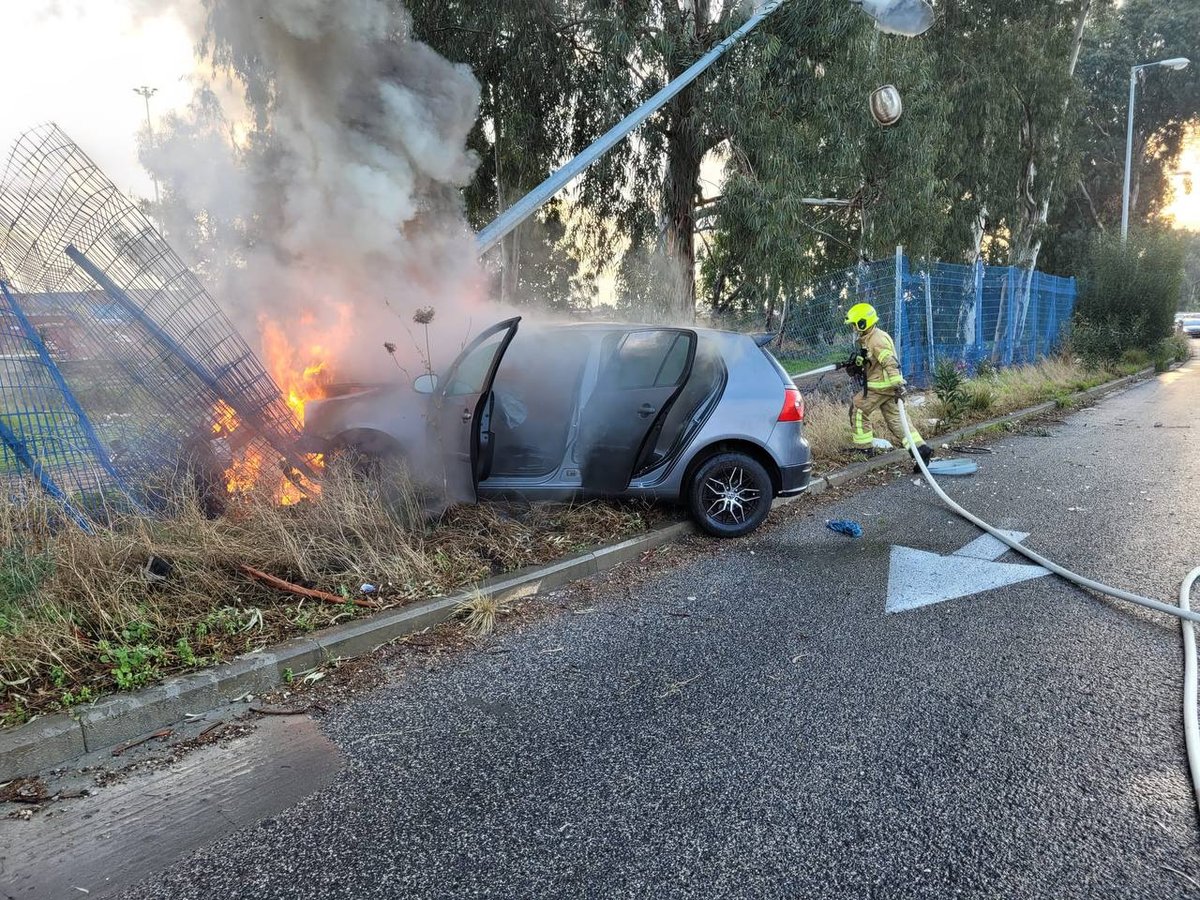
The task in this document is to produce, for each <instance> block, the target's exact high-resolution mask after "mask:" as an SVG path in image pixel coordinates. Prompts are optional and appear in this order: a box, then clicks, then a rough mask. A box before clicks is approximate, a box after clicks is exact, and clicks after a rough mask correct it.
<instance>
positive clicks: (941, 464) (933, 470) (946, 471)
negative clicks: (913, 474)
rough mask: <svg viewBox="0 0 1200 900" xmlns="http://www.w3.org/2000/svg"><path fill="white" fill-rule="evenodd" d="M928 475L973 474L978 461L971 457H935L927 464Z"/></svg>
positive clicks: (977, 467) (976, 469)
mask: <svg viewBox="0 0 1200 900" xmlns="http://www.w3.org/2000/svg"><path fill="white" fill-rule="evenodd" d="M928 469H929V474H930V475H952V476H956V475H974V474H975V473H976V472H978V471H979V463H977V462H975V460H973V459H935V460H934V461H933V462H931V463H929V465H928Z"/></svg>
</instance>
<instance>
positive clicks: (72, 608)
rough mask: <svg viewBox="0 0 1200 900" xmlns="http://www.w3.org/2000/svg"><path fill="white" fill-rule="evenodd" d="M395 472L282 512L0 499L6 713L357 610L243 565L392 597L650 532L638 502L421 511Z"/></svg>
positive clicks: (84, 695) (442, 588) (191, 500)
mask: <svg viewBox="0 0 1200 900" xmlns="http://www.w3.org/2000/svg"><path fill="white" fill-rule="evenodd" d="M406 484H407V480H406V479H405V478H404V477H403V474H402V473H399V474H397V473H391V474H389V475H387V476H382V477H367V478H363V477H361V476H356V475H354V474H353V473H352V472H351V471H350V469H349V468H348V467H341V466H337V465H335V466H333V467H331V470H330V471H329V472H328V473H327V477H326V479H325V480H324V482H323V490H322V492H321V494H320V495H319V496H318V497H315V498H313V499H311V500H307V501H304V502H302V503H299V504H296V505H295V506H290V507H281V506H278V505H276V504H275V503H274V502H273V501H272V499H271V498H270V497H268V496H266V495H261V496H260V495H254V494H250V495H247V496H239V497H237V498H235V499H232V500H231V502H230V504H229V509H228V510H227V512H226V515H225V516H224V517H222V518H219V519H209V518H206V517H205V516H204V515H203V513H202V511H201V504H200V503H199V502H198V501H197V498H196V497H194V496H192V495H190V494H189V493H188V492H186V491H179V492H177V493H175V494H174V495H173V500H172V502H171V505H170V509H169V510H168V511H167V513H166V514H164V515H162V516H160V517H154V518H150V517H141V516H125V517H120V518H117V519H116V520H114V521H113V523H112V525H113V527H112V528H111V529H106V530H97V532H96V533H95V534H86V533H84V532H83V531H81V530H79V529H77V528H74V527H71V526H67V525H64V524H63V523H60V522H58V521H57V518H56V515H55V507H54V505H53V504H52V503H51V502H49V501H48V500H45V499H42V498H41V497H40V495H35V499H33V500H32V501H30V502H27V503H21V504H17V503H13V502H11V501H9V502H5V501H0V562H2V563H3V564H4V565H3V575H2V576H0V679H2V680H3V684H0V720H2V721H3V722H4V723H5V724H15V723H17V722H19V721H21V720H23V719H24V718H25V717H26V716H27V715H28V714H29V713H30V712H35V711H46V710H51V709H55V708H62V707H70V706H73V705H75V704H78V703H80V702H86V701H88V700H90V699H94V698H95V697H98V696H100V695H101V694H104V693H108V692H110V691H112V690H113V689H114V688H129V689H132V688H136V687H139V686H141V685H142V684H146V683H148V682H150V681H153V680H156V679H157V678H160V677H163V676H166V675H170V674H174V673H179V672H183V671H187V670H190V669H194V668H197V667H200V666H204V665H208V664H211V663H213V662H216V661H219V660H221V659H224V658H228V657H230V656H233V655H236V654H238V653H243V652H247V651H249V650H252V649H254V648H256V647H260V646H264V645H267V644H270V643H273V642H275V641H278V640H281V639H284V638H286V637H289V636H292V635H295V634H297V633H303V632H305V631H311V630H313V629H316V628H320V627H323V626H325V625H328V624H330V623H331V622H333V621H335V620H338V619H341V618H345V617H348V616H353V615H356V614H360V613H361V610H356V609H355V607H354V606H352V605H351V604H350V603H349V602H347V604H346V605H336V604H331V603H320V602H316V601H313V600H311V599H310V600H302V599H300V598H297V597H296V596H294V595H291V594H285V593H281V592H279V591H277V590H274V589H272V588H270V587H267V586H265V585H262V584H259V583H258V582H256V581H254V580H252V579H250V578H248V577H247V576H246V575H245V574H243V573H242V572H241V571H240V570H239V566H241V565H249V566H251V567H253V568H255V569H258V570H260V571H263V572H267V573H269V574H271V575H274V576H276V577H278V578H282V579H284V580H286V581H289V582H292V583H294V584H298V585H301V586H304V587H309V588H316V589H319V590H321V591H325V592H328V593H331V594H334V595H336V596H340V597H344V598H346V599H347V601H349V600H351V599H352V598H361V597H363V596H364V594H363V593H362V586H363V585H365V584H370V585H373V586H374V587H375V591H374V592H373V593H370V594H367V595H365V596H368V597H370V598H371V599H377V600H378V601H379V602H380V604H381V605H400V604H403V603H407V602H411V601H413V600H417V599H424V598H428V597H431V596H437V595H441V594H446V593H450V592H453V591H454V590H457V589H461V588H462V587H464V586H467V585H469V584H472V583H474V582H477V581H478V580H480V579H481V578H485V577H488V576H490V575H494V574H498V573H500V572H506V571H511V570H513V569H516V568H520V567H523V566H528V565H535V564H539V563H544V562H548V561H550V560H553V559H556V558H559V557H562V556H564V555H567V554H568V553H570V552H572V551H574V550H577V549H582V548H584V547H589V546H593V545H595V544H599V543H604V542H607V541H611V540H614V539H619V538H623V537H627V536H629V535H632V534H636V533H638V532H640V531H644V530H645V529H646V528H647V527H648V526H649V525H650V524H651V522H652V519H653V517H654V515H655V513H654V512H653V511H652V510H651V509H649V508H647V507H644V506H613V505H608V504H601V503H588V504H582V505H576V506H561V505H560V506H532V507H530V506H525V507H520V506H512V505H497V504H487V505H480V506H475V507H462V508H455V509H451V510H448V511H447V512H445V513H443V514H442V515H441V516H440V517H439V518H437V519H436V520H435V521H432V522H430V521H428V519H427V516H426V515H424V514H423V513H422V512H421V509H420V505H419V503H418V500H417V498H416V497H415V496H414V494H413V492H412V491H411V490H409V489H407V488H406V487H405V485H406Z"/></svg>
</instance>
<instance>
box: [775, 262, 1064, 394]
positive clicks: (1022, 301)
mask: <svg viewBox="0 0 1200 900" xmlns="http://www.w3.org/2000/svg"><path fill="white" fill-rule="evenodd" d="M1075 294H1076V286H1075V279H1074V278H1062V277H1059V276H1055V275H1048V274H1046V273H1044V272H1038V271H1029V270H1023V269H1018V268H1016V267H1011V266H985V265H983V264H982V263H977V264H976V265H974V266H971V265H960V264H955V263H941V262H922V263H916V264H914V263H913V262H911V261H910V260H909V259H908V258H907V257H906V256H905V255H904V252H903V250H902V249H900V248H897V252H896V256H895V258H894V259H890V260H882V261H875V262H863V263H860V264H859V265H857V266H852V267H851V268H849V269H844V270H841V271H839V272H834V273H831V274H829V275H825V276H822V277H821V278H819V279H817V280H816V281H814V282H813V284H812V286H811V287H809V288H807V289H806V290H805V291H804V292H802V293H801V295H800V296H798V297H795V298H793V299H792V301H791V303H790V304H789V307H788V313H787V318H786V320H785V322H784V323H783V326H782V329H781V334H780V341H779V345H780V346H779V353H780V355H781V356H782V357H784V358H786V359H788V360H790V361H791V362H792V363H793V368H796V369H805V368H815V367H817V366H820V365H823V364H826V363H829V362H835V361H839V360H841V359H844V358H845V356H846V355H847V351H848V350H849V348H850V343H851V338H850V336H849V335H848V333H847V330H846V326H845V325H844V324H843V323H844V321H845V314H846V311H847V310H848V309H849V308H850V307H851V306H853V305H854V304H855V303H863V302H865V303H870V304H871V305H872V306H874V307H875V308H876V310H877V311H878V312H879V317H880V325H881V327H882V328H883V329H884V330H885V331H887V332H888V333H890V334H891V335H892V337H893V339H894V340H895V342H896V346H897V349H898V350H899V352H900V356H901V359H902V361H903V366H904V376H905V379H906V380H907V381H908V382H910V383H911V384H917V385H924V384H928V383H929V381H930V379H931V378H932V375H933V372H934V370H935V369H936V367H937V364H938V363H939V362H940V361H943V360H949V361H952V362H954V363H957V364H961V365H962V366H963V367H964V368H967V369H970V370H975V369H977V368H978V367H979V366H980V365H981V364H982V363H985V362H986V363H989V364H991V365H994V366H998V367H1004V366H1012V365H1020V364H1025V363H1033V362H1037V361H1038V360H1040V359H1044V358H1045V357H1046V356H1048V355H1050V354H1051V353H1052V352H1054V349H1055V348H1056V347H1057V346H1058V345H1059V343H1060V341H1061V339H1062V337H1063V334H1064V328H1065V327H1066V326H1067V325H1068V324H1069V323H1070V319H1071V314H1072V312H1073V310H1074V306H1075Z"/></svg>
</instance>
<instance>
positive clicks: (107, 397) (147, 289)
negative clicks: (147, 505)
mask: <svg viewBox="0 0 1200 900" xmlns="http://www.w3.org/2000/svg"><path fill="white" fill-rule="evenodd" d="M0 222H2V223H3V227H0V276H2V278H3V280H4V281H5V282H7V285H6V292H7V293H6V296H5V302H4V305H3V306H0V332H4V333H5V335H4V340H5V341H6V342H7V343H8V345H9V346H6V347H5V348H4V350H5V352H4V353H3V354H0V386H3V387H0V404H2V405H0V412H2V413H3V416H4V418H5V419H12V420H13V421H19V422H22V423H24V428H23V430H22V431H21V432H20V433H17V432H15V431H14V432H13V433H12V434H11V435H10V436H9V437H10V438H11V440H8V441H6V443H5V446H6V447H9V448H10V449H8V450H6V451H5V452H6V453H9V454H10V456H12V458H13V459H16V460H17V461H18V462H20V464H21V465H20V468H21V469H23V470H25V471H24V474H25V475H28V474H29V473H30V472H34V467H33V466H31V462H30V461H29V460H32V462H33V463H34V464H36V465H38V466H40V467H41V468H40V471H41V472H42V473H43V474H45V475H46V476H47V478H48V479H49V481H47V480H46V479H42V478H40V477H39V478H38V480H39V481H40V482H41V484H42V487H43V488H45V489H47V490H51V487H50V482H51V481H52V482H53V484H54V486H55V487H56V488H61V485H60V484H59V482H62V483H63V484H65V485H68V487H65V488H61V489H62V490H66V491H67V492H68V493H76V492H78V491H79V490H82V489H83V485H94V486H97V487H99V488H100V489H101V490H112V491H116V492H117V493H120V494H122V495H124V496H125V497H127V498H128V499H129V500H130V501H131V502H133V503H135V504H140V503H143V502H146V501H148V500H149V501H152V500H153V496H152V495H153V487H152V485H151V484H150V482H151V480H152V479H151V478H150V476H151V475H161V474H163V473H168V472H170V470H173V469H174V470H177V469H178V467H179V466H180V465H181V464H183V465H189V464H191V463H192V462H195V461H196V460H200V461H201V463H203V464H205V465H208V466H209V467H212V466H216V465H218V463H219V460H218V459H216V457H215V456H214V454H218V455H219V454H220V453H223V452H227V453H240V454H242V455H243V456H247V457H248V458H252V459H253V460H254V461H255V462H254V465H256V466H258V467H261V466H263V465H264V464H268V463H269V464H271V465H274V463H275V461H279V462H280V466H281V469H282V470H283V471H284V472H290V473H294V477H295V478H296V479H297V480H299V479H300V478H301V477H302V476H303V475H304V474H312V468H311V463H310V461H309V460H308V459H307V458H306V457H305V456H304V455H303V454H302V453H300V452H299V451H297V450H296V445H297V442H298V441H299V438H300V431H299V425H298V422H297V421H296V418H295V415H294V414H293V412H292V410H291V409H290V408H289V407H288V405H287V402H286V400H285V398H284V397H283V395H282V392H281V391H280V389H279V387H278V386H277V385H276V384H275V382H274V380H273V379H272V378H271V376H270V374H269V373H268V372H267V371H266V369H265V368H264V367H263V365H262V363H261V362H260V360H259V359H258V357H257V356H256V355H255V354H254V352H253V351H251V349H250V347H249V346H248V345H247V344H246V342H245V340H244V339H243V338H242V337H241V335H240V334H239V333H238V332H237V330H236V329H235V328H234V326H233V324H232V323H231V322H230V321H229V319H228V318H227V317H226V316H225V314H224V313H223V312H222V311H221V310H220V308H219V307H218V306H217V304H216V302H215V301H214V300H213V298H212V297H211V296H209V294H208V293H207V292H206V291H205V290H204V288H203V287H202V286H201V285H200V283H199V281H198V280H197V279H196V277H195V276H194V275H193V273H192V272H191V271H190V270H189V269H188V268H187V267H186V266H185V265H184V264H183V262H182V261H181V260H180V259H179V257H178V256H176V254H175V253H174V251H173V250H172V249H171V248H170V246H169V245H168V244H167V243H166V241H165V240H164V239H163V237H162V235H161V234H160V233H159V231H158V229H157V228H156V227H155V225H154V224H153V223H152V222H151V221H150V220H149V219H148V218H147V217H146V216H145V215H144V214H143V213H142V212H141V210H140V209H138V208H137V207H136V206H135V205H134V204H133V203H132V202H131V201H130V200H129V199H128V198H127V197H125V196H124V195H123V194H122V193H121V192H120V191H119V190H117V188H116V186H115V185H113V183H112V182H111V181H110V180H109V179H108V178H107V177H106V176H105V175H104V174H103V172H101V171H100V169H99V168H98V167H97V166H96V164H95V163H94V162H92V160H91V159H89V158H88V157H87V156H86V155H85V154H84V153H83V152H82V151H81V150H80V149H79V148H78V147H77V146H76V145H75V144H74V143H73V142H72V141H71V140H70V139H69V138H68V137H67V136H66V135H65V134H64V133H63V132H62V131H61V130H59V129H58V128H57V127H56V126H54V125H47V126H43V127H41V128H37V129H34V130H33V131H30V132H28V133H26V134H25V135H23V136H22V137H21V138H20V139H19V140H18V141H17V143H16V145H15V146H14V148H13V151H12V154H11V155H10V157H9V159H8V161H7V164H6V166H5V168H4V171H3V175H2V176H0ZM39 319H40V320H41V322H42V327H44V329H45V330H46V332H47V337H49V340H45V339H41V338H40V337H39V335H38V327H39V326H38V325H37V324H36V322H37V320H39ZM31 331H32V333H31ZM51 335H53V336H51ZM14 341H17V342H19V346H16V345H14ZM35 376H36V379H35V380H37V383H38V384H40V385H43V387H44V385H50V386H52V388H45V389H43V388H38V389H34V387H33V386H32V385H33V384H34V382H33V381H31V379H34V378H35ZM60 409H61V410H65V412H60ZM85 410H86V412H85ZM63 416H67V417H68V418H69V419H70V421H72V422H74V423H75V424H74V425H69V427H67V428H66V430H65V431H64V432H62V434H60V433H59V432H60V427H59V426H60V425H62V424H63V422H64V421H65V420H64V419H63ZM10 430H11V429H10ZM63 435H65V437H64V436H63ZM214 438H220V439H222V440H223V442H224V446H223V447H221V448H215V447H214V446H213V441H214ZM60 444H63V445H64V446H65V445H68V444H69V446H70V447H71V451H70V452H66V451H65V450H64V449H62V447H61V446H59V445H60ZM10 445H11V446H10ZM52 446H53V450H51V449H47V448H51V447H52ZM13 448H15V449H13ZM35 451H36V452H35ZM39 460H40V462H39ZM51 463H53V464H51ZM15 471H16V467H14V468H13V469H12V472H15ZM0 473H2V474H11V473H10V472H9V470H5V469H0ZM51 476H53V477H52V478H51ZM289 477H291V476H289ZM4 480H5V481H12V480H13V479H12V478H11V477H9V478H6V479H4Z"/></svg>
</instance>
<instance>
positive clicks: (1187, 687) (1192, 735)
mask: <svg viewBox="0 0 1200 900" xmlns="http://www.w3.org/2000/svg"><path fill="white" fill-rule="evenodd" d="M837 368H839V367H838V366H836V365H831V366H824V367H822V368H819V369H814V370H812V371H811V372H804V373H802V374H800V375H796V376H795V377H794V378H793V380H794V381H795V380H799V379H801V378H806V377H808V376H809V375H820V374H823V373H825V372H832V371H833V370H835V369H837ZM896 406H897V407H898V408H899V410H900V424H901V426H902V427H903V429H904V434H911V433H912V427H911V426H910V425H909V421H908V411H907V410H906V409H905V407H904V401H903V400H899V401H898V402H897V403H896ZM908 449H909V452H910V453H911V455H912V458H913V460H914V461H915V462H916V464H917V467H918V468H919V469H920V471H921V474H922V475H923V476H924V477H925V480H926V481H927V482H929V486H930V487H932V488H933V491H934V493H935V494H937V495H938V498H939V499H940V500H941V501H942V502H943V503H944V504H946V506H948V507H949V508H950V509H951V510H953V511H954V512H955V513H957V514H958V515H959V516H961V517H962V518H964V519H966V520H967V521H968V522H970V523H971V524H973V525H975V526H976V527H977V528H980V529H982V530H983V531H985V532H987V533H988V534H990V535H991V536H992V537H994V538H996V539H997V540H998V541H1000V542H1001V543H1002V544H1005V545H1006V546H1008V547H1009V548H1010V549H1012V550H1014V551H1016V552H1017V553H1019V554H1021V555H1022V556H1024V557H1025V558H1026V559H1028V560H1030V561H1031V562H1034V563H1036V564H1037V565H1039V566H1041V567H1042V568H1043V569H1047V570H1049V571H1051V572H1053V573H1054V574H1055V575H1057V576H1059V577H1060V578H1064V579H1066V580H1067V581H1069V582H1071V583H1072V584H1075V585H1078V586H1079V587H1082V588H1086V589H1088V590H1091V591H1095V592H1096V593H1099V594H1104V595H1106V596H1108V597H1113V598H1115V599H1117V600H1124V601H1126V602H1127V603H1134V604H1137V605H1138V606H1143V607H1146V608H1147V609H1153V610H1155V611H1157V612H1162V613H1166V614H1167V615H1171V616H1175V617H1176V618H1178V619H1179V627H1180V629H1181V630H1182V632H1183V737H1184V744H1185V746H1186V748H1187V760H1188V770H1189V772H1190V773H1191V779H1192V792H1193V793H1194V794H1195V796H1196V802H1197V803H1198V804H1200V716H1198V714H1197V684H1196V676H1197V672H1196V669H1197V665H1196V635H1195V631H1194V627H1193V623H1194V622H1200V613H1197V612H1194V611H1193V610H1192V608H1191V601H1190V597H1191V592H1192V587H1193V586H1194V585H1195V583H1196V581H1197V580H1200V566H1198V567H1196V568H1195V569H1193V570H1192V571H1191V572H1189V573H1188V576H1187V577H1186V578H1185V579H1184V580H1183V584H1182V585H1181V586H1180V588H1179V605H1178V606H1171V605H1170V604H1167V603H1162V602H1160V601H1158V600H1153V599H1151V598H1150V597H1143V596H1141V595H1140V594H1134V593H1131V592H1130V591H1126V590H1122V589H1121V588H1116V587H1112V586H1111V585H1107V584H1102V583H1101V582H1099V581H1095V580H1093V579H1091V578H1086V577H1085V576H1083V575H1080V574H1078V573H1077V572H1072V571H1071V570H1070V569H1067V568H1065V567H1064V566H1060V565H1059V564H1058V563H1056V562H1053V561H1052V560H1049V559H1047V558H1046V557H1044V556H1042V555H1041V554H1040V553H1038V552H1036V551H1034V550H1031V549H1029V548H1028V547H1026V546H1025V545H1023V544H1021V543H1020V542H1018V541H1015V540H1013V539H1012V538H1011V537H1009V536H1008V535H1007V534H1005V533H1004V532H1003V531H1000V530H999V529H998V528H995V527H993V526H992V525H989V524H988V523H987V522H985V521H984V520H983V519H981V518H979V517H978V516H976V515H975V514H974V513H972V512H970V511H968V510H967V509H964V508H963V507H962V506H960V505H959V504H958V503H956V502H955V501H954V500H952V499H951V498H950V496H949V495H948V494H947V493H946V492H945V491H944V490H942V487H941V485H939V484H938V483H937V481H936V480H935V479H934V477H933V475H931V474H930V472H929V468H928V467H927V466H926V465H925V460H924V459H922V458H921V454H920V453H918V452H917V446H916V444H915V443H913V442H912V441H909V448H908Z"/></svg>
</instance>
